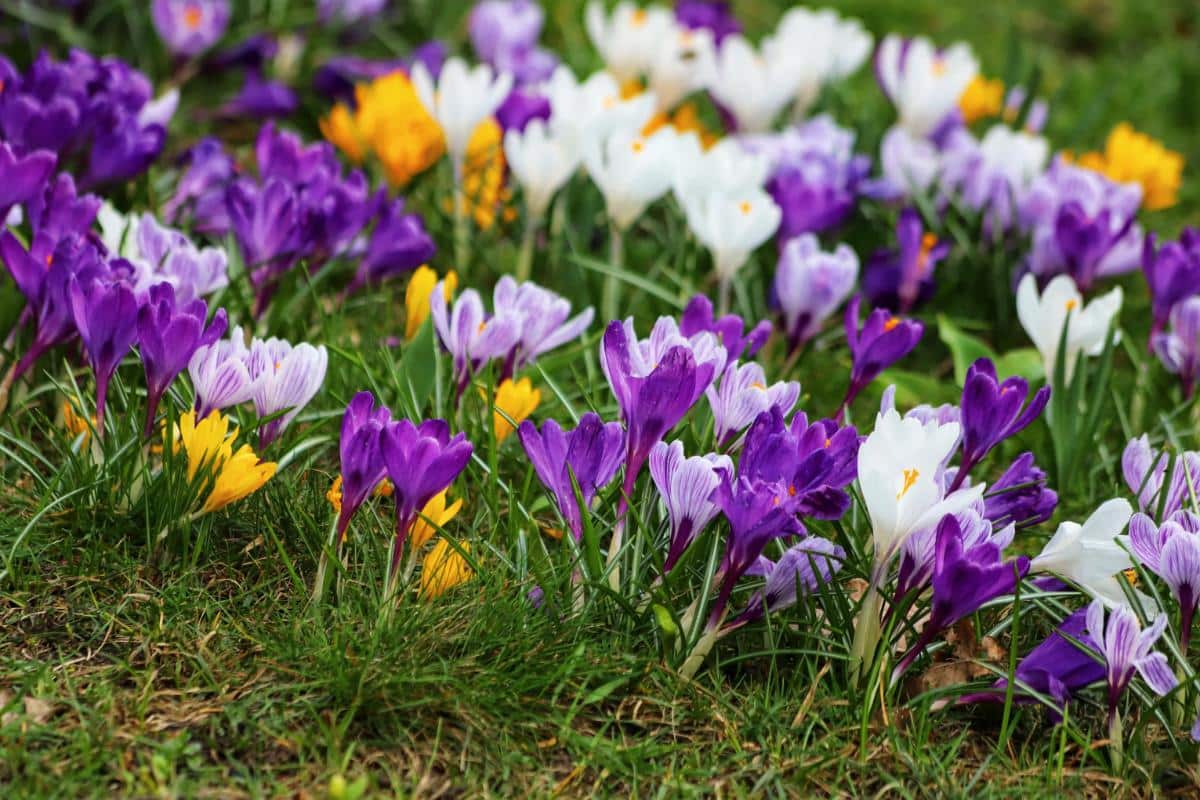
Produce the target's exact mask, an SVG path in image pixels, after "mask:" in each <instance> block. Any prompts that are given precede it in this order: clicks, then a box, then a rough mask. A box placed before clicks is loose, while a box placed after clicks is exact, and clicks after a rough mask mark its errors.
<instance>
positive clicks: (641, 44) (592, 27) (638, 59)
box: [583, 0, 675, 83]
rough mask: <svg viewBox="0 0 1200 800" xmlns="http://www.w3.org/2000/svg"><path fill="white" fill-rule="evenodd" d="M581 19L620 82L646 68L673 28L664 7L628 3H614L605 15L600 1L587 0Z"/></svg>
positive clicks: (672, 20) (627, 79)
mask: <svg viewBox="0 0 1200 800" xmlns="http://www.w3.org/2000/svg"><path fill="white" fill-rule="evenodd" d="M583 22H584V27H585V28H586V29H587V34H588V38H590V39H591V40H592V45H593V46H594V47H595V48H596V51H597V52H598V53H599V54H600V57H601V58H602V59H604V66H605V67H606V68H607V69H608V71H609V72H611V73H612V74H613V77H615V78H616V79H617V80H618V81H620V82H622V83H624V82H625V81H630V80H633V79H634V78H637V77H638V76H639V75H640V74H641V73H643V72H645V71H646V70H647V69H648V68H649V66H650V62H651V60H652V59H653V57H654V54H655V52H656V50H657V48H658V47H659V46H660V45H661V44H662V42H663V41H664V40H665V39H666V37H667V36H669V35H670V34H671V32H672V31H673V30H674V28H675V20H674V19H673V18H672V16H671V12H670V11H668V10H667V9H665V8H662V7H661V6H651V7H650V8H639V7H637V6H635V5H633V4H632V3H629V2H621V3H618V4H617V7H616V8H615V9H613V12H612V14H611V15H606V14H605V13H604V6H603V4H602V3H599V2H597V0H589V2H588V4H587V6H586V7H585V8H584V16H583Z"/></svg>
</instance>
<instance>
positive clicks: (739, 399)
mask: <svg viewBox="0 0 1200 800" xmlns="http://www.w3.org/2000/svg"><path fill="white" fill-rule="evenodd" d="M704 393H705V395H706V396H707V397H708V405H709V407H710V408H711V409H712V413H713V421H714V430H713V436H714V437H715V440H716V443H717V446H718V447H727V446H729V444H730V443H731V442H733V440H734V439H735V438H736V437H737V435H738V434H739V433H741V432H742V431H743V430H745V429H746V427H747V426H748V425H749V424H750V423H751V422H753V421H754V420H756V419H757V418H758V416H759V415H760V414H762V413H763V412H764V411H768V410H770V409H773V408H777V409H779V411H780V412H781V413H782V414H785V415H786V414H788V413H789V412H791V410H792V409H793V408H794V407H795V405H796V401H797V400H799V399H800V384H799V383H797V382H796V381H780V382H779V383H775V384H772V385H770V386H768V385H767V377H766V375H765V374H764V373H763V368H762V366H760V365H759V364H756V363H754V362H753V361H752V362H750V363H748V364H742V365H740V366H739V365H738V362H736V361H731V362H729V364H727V365H726V366H725V372H724V373H723V374H722V375H721V381H720V384H719V385H718V384H717V383H716V382H715V381H714V382H713V384H712V385H711V386H709V387H708V388H707V389H705V390H704Z"/></svg>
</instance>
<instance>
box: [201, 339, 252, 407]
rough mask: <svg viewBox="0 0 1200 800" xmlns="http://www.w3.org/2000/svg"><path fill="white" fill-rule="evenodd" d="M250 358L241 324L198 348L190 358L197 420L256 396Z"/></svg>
mask: <svg viewBox="0 0 1200 800" xmlns="http://www.w3.org/2000/svg"><path fill="white" fill-rule="evenodd" d="M249 357H250V351H249V349H247V347H246V339H245V335H244V334H243V333H242V329H241V328H240V327H235V328H234V329H233V330H231V331H230V332H229V338H228V339H217V340H216V341H214V342H212V343H211V344H207V345H203V346H201V347H198V348H196V352H195V353H193V354H192V357H191V359H189V360H188V377H190V378H191V379H192V389H193V391H194V392H195V395H196V419H204V418H205V417H207V416H208V415H209V414H211V413H212V412H213V411H218V410H220V409H223V408H229V407H230V406H236V405H241V404H242V403H244V402H246V401H247V400H250V399H251V398H253V397H254V390H255V388H256V387H255V385H254V381H253V380H252V379H251V378H250V368H249V366H248V365H247V361H248V360H249Z"/></svg>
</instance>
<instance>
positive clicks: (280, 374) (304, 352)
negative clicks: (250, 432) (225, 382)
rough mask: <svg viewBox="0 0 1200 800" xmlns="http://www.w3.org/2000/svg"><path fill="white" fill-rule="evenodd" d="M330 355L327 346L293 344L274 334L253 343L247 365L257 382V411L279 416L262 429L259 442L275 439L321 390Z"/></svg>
mask: <svg viewBox="0 0 1200 800" xmlns="http://www.w3.org/2000/svg"><path fill="white" fill-rule="evenodd" d="M328 365H329V354H328V353H327V352H326V350H325V346H324V345H317V346H316V347H313V346H312V345H311V344H309V343H307V342H301V343H300V344H298V345H296V346H294V347H293V346H292V344H291V342H287V341H284V340H283V339H276V338H274V337H272V338H270V339H267V340H266V341H262V340H260V339H255V340H254V341H252V342H251V343H250V352H249V354H248V356H247V357H246V366H247V369H248V371H249V374H250V380H251V381H252V382H253V383H254V395H253V397H252V398H251V399H253V400H254V410H255V412H256V413H257V414H258V416H259V418H260V419H263V418H266V417H269V416H272V415H274V414H279V413H280V412H281V411H286V412H287V413H285V414H283V415H282V416H279V417H277V418H275V419H273V420H271V421H270V422H268V423H266V424H265V425H263V426H262V427H261V428H259V431H258V436H259V444H260V446H261V447H264V448H265V447H266V446H267V445H269V444H270V443H271V442H273V441H275V439H277V438H278V437H279V435H280V434H282V433H283V431H284V429H285V428H287V426H288V425H290V424H292V420H294V419H295V418H296V416H297V415H298V414H299V413H300V412H301V411H302V410H303V409H304V407H305V406H306V405H308V404H309V402H310V401H311V400H312V399H313V398H314V397H315V396H316V394H317V392H319V391H320V390H321V384H322V383H324V382H325V370H326V368H327V367H328Z"/></svg>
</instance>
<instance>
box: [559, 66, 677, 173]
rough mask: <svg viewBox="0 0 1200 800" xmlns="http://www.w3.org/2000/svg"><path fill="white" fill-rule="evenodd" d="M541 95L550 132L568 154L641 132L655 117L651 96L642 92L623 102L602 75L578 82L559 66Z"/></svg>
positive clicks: (615, 86) (610, 78) (613, 82)
mask: <svg viewBox="0 0 1200 800" xmlns="http://www.w3.org/2000/svg"><path fill="white" fill-rule="evenodd" d="M542 91H543V92H544V93H545V95H546V97H548V98H549V99H550V108H551V115H550V130H551V132H552V133H553V134H554V135H555V137H562V139H563V142H564V145H565V146H566V147H567V149H568V151H570V152H578V153H586V152H588V151H589V150H591V149H595V148H599V147H601V146H602V145H603V143H604V142H605V141H606V140H607V139H608V138H609V137H610V136H612V135H613V134H614V133H616V132H617V131H622V132H626V133H628V132H630V131H640V130H642V129H643V128H644V127H645V126H646V124H647V123H648V122H649V121H650V118H651V117H652V116H653V115H654V97H653V95H651V94H650V93H649V92H642V93H641V94H639V95H636V96H635V97H631V98H628V99H625V100H623V99H621V87H620V86H619V85H618V84H617V82H616V80H615V79H614V78H613V76H612V75H610V74H609V73H607V72H604V71H600V72H596V73H594V74H593V75H590V76H589V77H588V78H587V79H586V80H584V81H583V82H580V81H579V80H578V79H577V78H576V77H575V74H574V73H573V72H571V70H570V69H569V68H567V67H566V66H559V68H558V69H556V70H555V71H554V74H553V75H551V76H550V80H549V81H547V82H546V83H545V84H544V85H543V86H542Z"/></svg>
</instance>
